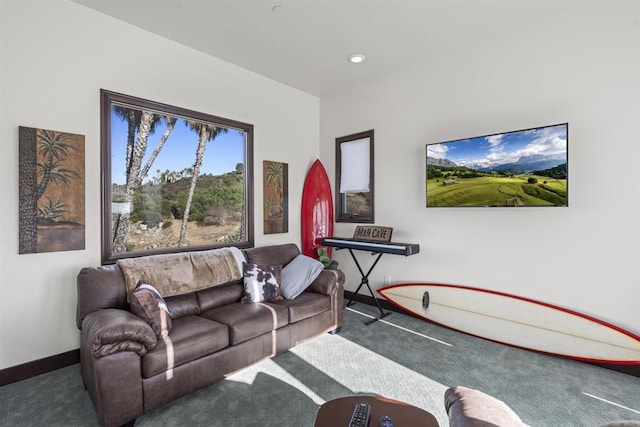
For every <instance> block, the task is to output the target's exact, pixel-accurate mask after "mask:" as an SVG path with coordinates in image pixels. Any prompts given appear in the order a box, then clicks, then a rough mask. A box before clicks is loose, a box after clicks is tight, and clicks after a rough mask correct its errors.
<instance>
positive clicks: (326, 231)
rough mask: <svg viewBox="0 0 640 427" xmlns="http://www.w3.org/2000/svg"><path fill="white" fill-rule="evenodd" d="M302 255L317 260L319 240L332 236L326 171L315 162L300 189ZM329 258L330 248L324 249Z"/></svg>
mask: <svg viewBox="0 0 640 427" xmlns="http://www.w3.org/2000/svg"><path fill="white" fill-rule="evenodd" d="M301 225H302V233H301V236H302V253H303V254H304V255H307V256H310V257H312V258H316V259H318V248H319V247H320V246H321V245H320V240H321V239H322V238H324V237H331V236H333V198H332V193H331V184H330V183H329V177H328V176H327V171H325V170H324V166H322V163H320V160H316V161H315V162H313V165H311V169H309V172H307V178H306V179H305V181H304V187H303V188H302V217H301ZM324 249H325V250H326V251H327V254H328V255H329V257H331V248H330V247H325V248H324Z"/></svg>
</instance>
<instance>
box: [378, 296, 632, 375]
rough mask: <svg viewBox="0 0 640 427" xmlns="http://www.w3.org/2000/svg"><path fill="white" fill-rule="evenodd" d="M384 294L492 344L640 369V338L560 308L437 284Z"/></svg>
mask: <svg viewBox="0 0 640 427" xmlns="http://www.w3.org/2000/svg"><path fill="white" fill-rule="evenodd" d="M378 292H379V293H380V294H381V295H382V296H383V297H384V298H386V299H387V300H388V301H390V302H391V303H392V304H394V305H396V306H397V307H399V308H401V309H403V310H405V311H408V312H410V313H412V314H414V315H416V316H418V317H422V318H424V319H427V320H430V321H432V322H434V323H437V324H440V325H443V326H446V327H449V328H451V329H455V330H457V331H460V332H464V333H467V334H470V335H474V336H478V337H481V338H486V339H489V340H491V341H496V342H499V343H503V344H508V345H512V346H516V347H520V348H525V349H528V350H535V351H540V352H544V353H550V354H555V355H560V356H565V357H569V358H572V359H577V360H582V361H585V362H593V363H602V364H620V365H635V366H640V336H638V335H635V334H633V333H631V332H629V331H626V330H624V329H622V328H619V327H617V326H615V325H612V324H609V323H607V322H604V321H602V320H599V319H596V318H593V317H590V316H587V315H585V314H581V313H578V312H576V311H572V310H569V309H566V308H562V307H559V306H554V305H551V304H547V303H544V302H539V301H535V300H532V299H528V298H523V297H518V296H515V295H509V294H505V293H501V292H495V291H489V290H485V289H479V288H471V287H466V286H457V285H443V284H434V283H409V284H398V285H391V286H387V287H384V288H381V289H378Z"/></svg>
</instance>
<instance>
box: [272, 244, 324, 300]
mask: <svg viewBox="0 0 640 427" xmlns="http://www.w3.org/2000/svg"><path fill="white" fill-rule="evenodd" d="M322 270H324V265H322V263H321V262H320V261H318V260H317V259H313V258H311V257H308V256H306V255H302V254H300V255H298V256H297V257H295V258H294V259H293V260H292V261H291V262H290V263H289V264H287V265H285V266H284V267H283V268H282V275H281V278H280V291H281V293H282V296H283V297H285V298H286V299H294V298H295V297H297V296H298V295H300V294H301V293H303V292H304V290H305V289H307V288H308V287H309V286H310V285H311V283H313V281H314V280H316V277H318V276H319V275H320V273H321V272H322Z"/></svg>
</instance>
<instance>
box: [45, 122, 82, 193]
mask: <svg viewBox="0 0 640 427" xmlns="http://www.w3.org/2000/svg"><path fill="white" fill-rule="evenodd" d="M37 142H38V155H39V156H40V157H41V158H42V160H43V161H42V162H38V176H39V178H40V182H39V183H38V189H37V192H36V200H38V199H40V197H42V195H43V194H44V192H45V190H46V189H47V186H48V185H49V183H50V182H62V183H65V184H68V183H69V179H71V178H73V177H77V176H78V173H77V172H75V171H74V170H72V169H69V168H67V167H66V161H67V158H68V156H69V151H70V150H76V151H78V148H77V147H76V146H75V145H74V144H73V142H74V136H73V135H71V134H68V133H64V132H56V131H51V130H46V129H41V130H40V131H39V132H38V133H37Z"/></svg>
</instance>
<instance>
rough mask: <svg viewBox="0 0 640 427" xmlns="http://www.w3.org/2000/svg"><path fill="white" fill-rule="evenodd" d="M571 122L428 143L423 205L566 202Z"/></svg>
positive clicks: (554, 203)
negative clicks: (425, 193)
mask: <svg viewBox="0 0 640 427" xmlns="http://www.w3.org/2000/svg"><path fill="white" fill-rule="evenodd" d="M568 132H569V124H568V123H562V124H556V125H550V126H542V127H537V128H531V129H524V130H518V131H512V132H504V133H496V134H492V135H484V136H476V137H473V138H466V139H458V140H454V141H446V142H439V143H435V144H427V146H426V148H427V150H426V151H427V155H426V160H427V162H426V166H427V174H426V175H427V207H428V208H431V207H485V206H492V207H493V206H505V207H506V206H510V207H518V206H568V197H567V160H568V155H567V141H568Z"/></svg>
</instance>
